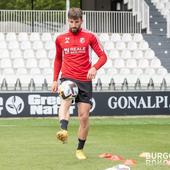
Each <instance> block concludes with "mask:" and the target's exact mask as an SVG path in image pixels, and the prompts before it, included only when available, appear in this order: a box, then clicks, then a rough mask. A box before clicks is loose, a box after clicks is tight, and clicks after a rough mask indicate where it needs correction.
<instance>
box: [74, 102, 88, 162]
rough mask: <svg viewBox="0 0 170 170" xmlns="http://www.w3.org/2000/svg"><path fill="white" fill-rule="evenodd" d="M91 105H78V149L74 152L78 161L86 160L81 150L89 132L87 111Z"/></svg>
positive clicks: (80, 103) (81, 103)
mask: <svg viewBox="0 0 170 170" xmlns="http://www.w3.org/2000/svg"><path fill="white" fill-rule="evenodd" d="M90 108H91V104H89V103H83V102H79V103H78V118H79V122H80V126H79V130H78V147H77V150H76V157H77V158H78V159H86V156H85V154H84V152H83V148H84V145H85V142H86V139H87V135H88V130H89V111H90Z"/></svg>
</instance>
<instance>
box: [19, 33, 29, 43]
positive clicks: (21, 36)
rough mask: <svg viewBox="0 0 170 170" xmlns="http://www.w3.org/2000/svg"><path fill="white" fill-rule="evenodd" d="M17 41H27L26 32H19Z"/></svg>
mask: <svg viewBox="0 0 170 170" xmlns="http://www.w3.org/2000/svg"><path fill="white" fill-rule="evenodd" d="M18 41H19V42H22V41H28V33H26V32H20V33H19V34H18Z"/></svg>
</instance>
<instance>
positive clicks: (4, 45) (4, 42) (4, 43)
mask: <svg viewBox="0 0 170 170" xmlns="http://www.w3.org/2000/svg"><path fill="white" fill-rule="evenodd" d="M5 48H7V44H6V41H3V40H2V41H0V49H5Z"/></svg>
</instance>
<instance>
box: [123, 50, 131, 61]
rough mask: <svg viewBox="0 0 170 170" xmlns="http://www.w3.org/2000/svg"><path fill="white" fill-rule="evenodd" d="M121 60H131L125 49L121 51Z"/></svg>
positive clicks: (129, 53) (128, 52)
mask: <svg viewBox="0 0 170 170" xmlns="http://www.w3.org/2000/svg"><path fill="white" fill-rule="evenodd" d="M120 56H121V58H123V59H128V58H131V57H132V56H131V52H130V51H129V50H127V49H125V50H123V51H122V52H121V55H120Z"/></svg>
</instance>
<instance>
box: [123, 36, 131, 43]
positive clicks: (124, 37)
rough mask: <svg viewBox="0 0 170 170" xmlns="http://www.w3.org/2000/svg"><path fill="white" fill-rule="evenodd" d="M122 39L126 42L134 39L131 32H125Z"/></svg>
mask: <svg viewBox="0 0 170 170" xmlns="http://www.w3.org/2000/svg"><path fill="white" fill-rule="evenodd" d="M122 41H124V42H130V41H132V36H131V34H123V35H122Z"/></svg>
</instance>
